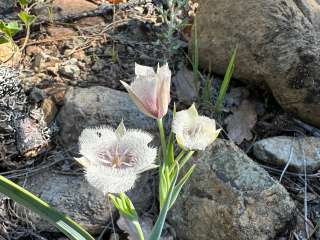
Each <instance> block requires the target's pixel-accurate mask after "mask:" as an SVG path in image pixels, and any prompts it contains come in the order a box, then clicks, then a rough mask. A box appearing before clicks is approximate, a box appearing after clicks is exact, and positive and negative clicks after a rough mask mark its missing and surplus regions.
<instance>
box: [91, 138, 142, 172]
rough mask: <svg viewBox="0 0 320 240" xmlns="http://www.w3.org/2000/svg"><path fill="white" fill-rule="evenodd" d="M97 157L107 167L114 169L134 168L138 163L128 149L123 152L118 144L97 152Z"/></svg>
mask: <svg viewBox="0 0 320 240" xmlns="http://www.w3.org/2000/svg"><path fill="white" fill-rule="evenodd" d="M97 157H98V159H99V160H100V161H101V162H102V163H103V164H104V165H105V166H107V167H113V168H127V167H133V166H134V165H135V163H136V158H135V157H134V155H133V154H132V153H131V152H130V151H129V150H128V149H125V150H124V151H122V150H121V149H120V146H119V145H118V144H117V145H115V146H112V147H110V148H109V149H103V150H99V151H97Z"/></svg>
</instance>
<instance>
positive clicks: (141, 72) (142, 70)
mask: <svg viewBox="0 0 320 240" xmlns="http://www.w3.org/2000/svg"><path fill="white" fill-rule="evenodd" d="M134 71H135V74H136V75H138V76H150V75H155V72H154V70H153V68H152V67H148V66H143V65H140V64H138V63H135V66H134Z"/></svg>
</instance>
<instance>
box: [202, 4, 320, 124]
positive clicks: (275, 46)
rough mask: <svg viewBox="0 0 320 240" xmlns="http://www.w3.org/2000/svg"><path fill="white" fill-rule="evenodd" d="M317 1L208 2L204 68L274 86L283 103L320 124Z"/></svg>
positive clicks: (204, 10) (319, 7)
mask: <svg viewBox="0 0 320 240" xmlns="http://www.w3.org/2000/svg"><path fill="white" fill-rule="evenodd" d="M319 4H320V3H319V1H318V0H274V1H266V0H228V1H225V0H203V1H200V2H199V9H198V12H197V26H198V36H199V39H198V42H199V43H198V44H199V56H200V64H201V65H202V66H203V67H207V68H209V65H211V69H212V71H213V72H216V73H219V74H224V73H225V71H226V67H227V64H228V61H229V58H230V54H231V53H232V51H233V49H234V48H235V47H236V46H237V45H238V47H239V49H238V54H237V66H236V68H235V72H234V77H235V78H237V79H240V80H243V81H246V82H248V83H251V84H255V85H258V86H266V87H267V88H270V89H271V91H272V93H273V95H274V96H275V98H276V99H277V101H278V102H279V103H280V105H281V106H282V107H283V108H284V109H286V110H288V111H290V112H292V113H294V114H297V115H298V116H300V117H301V118H302V119H304V120H305V121H307V122H310V123H312V124H315V125H316V126H320V55H319V49H320V24H319V23H320V5H319Z"/></svg>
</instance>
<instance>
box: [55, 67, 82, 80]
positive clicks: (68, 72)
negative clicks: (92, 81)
mask: <svg viewBox="0 0 320 240" xmlns="http://www.w3.org/2000/svg"><path fill="white" fill-rule="evenodd" d="M59 72H60V73H61V74H62V75H64V76H65V77H68V78H71V79H75V78H77V77H79V76H80V68H79V67H78V66H77V65H73V64H69V65H64V66H61V67H60V68H59Z"/></svg>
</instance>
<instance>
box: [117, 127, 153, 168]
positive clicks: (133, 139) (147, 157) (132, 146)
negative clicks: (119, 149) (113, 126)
mask: <svg viewBox="0 0 320 240" xmlns="http://www.w3.org/2000/svg"><path fill="white" fill-rule="evenodd" d="M152 138H153V137H152V135H151V134H149V133H147V132H143V131H140V130H129V131H127V132H126V134H125V135H124V136H123V137H122V138H121V140H120V144H121V145H122V146H125V148H126V149H129V151H130V152H131V153H132V154H133V155H134V156H135V157H136V160H137V162H136V164H135V166H134V168H135V171H136V172H137V173H140V172H142V171H143V169H149V168H150V167H151V166H152V165H153V164H154V162H155V159H156V156H157V149H156V148H152V147H149V146H148V144H149V143H150V142H151V141H152ZM152 168H153V167H152Z"/></svg>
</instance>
